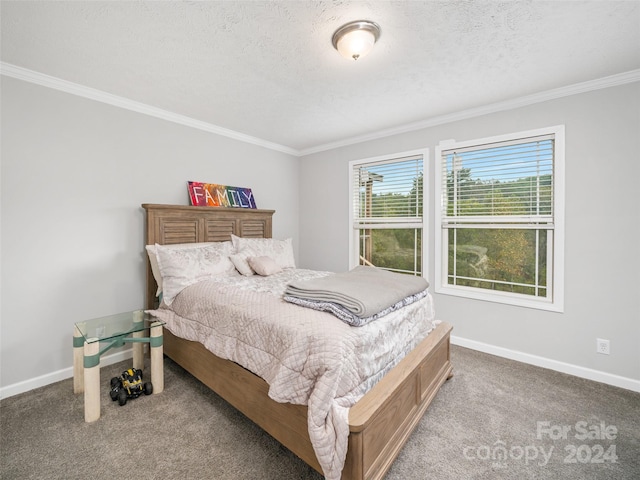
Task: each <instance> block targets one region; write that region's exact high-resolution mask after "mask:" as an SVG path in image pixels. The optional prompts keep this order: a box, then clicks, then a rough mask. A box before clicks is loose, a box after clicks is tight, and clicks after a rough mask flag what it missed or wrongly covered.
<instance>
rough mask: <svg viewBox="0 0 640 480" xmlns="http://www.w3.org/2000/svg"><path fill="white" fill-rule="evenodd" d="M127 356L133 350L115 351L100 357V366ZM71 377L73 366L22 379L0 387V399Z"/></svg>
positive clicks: (131, 355)
mask: <svg viewBox="0 0 640 480" xmlns="http://www.w3.org/2000/svg"><path fill="white" fill-rule="evenodd" d="M129 358H133V351H132V350H131V349H130V348H129V349H126V350H123V351H121V352H115V353H112V354H111V355H105V356H104V357H100V366H101V367H104V366H106V365H112V364H114V363H118V362H121V361H122V360H127V359H129ZM72 377H73V367H69V368H63V369H62V370H58V371H57V372H52V373H47V374H46V375H41V376H39V377H36V378H30V379H29V380H24V381H23V382H18V383H14V384H13V385H7V386H6V387H2V388H0V399H3V398H7V397H12V396H14V395H18V394H19V393H24V392H28V391H30V390H33V389H35V388H39V387H44V386H46V385H50V384H52V383H56V382H59V381H61V380H66V379H67V378H72Z"/></svg>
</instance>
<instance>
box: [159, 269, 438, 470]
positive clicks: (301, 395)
mask: <svg viewBox="0 0 640 480" xmlns="http://www.w3.org/2000/svg"><path fill="white" fill-rule="evenodd" d="M327 274H328V273H327V272H316V271H311V270H300V269H287V270H284V271H283V272H281V273H278V274H275V275H272V276H269V277H259V276H253V277H243V276H241V275H232V276H228V277H220V278H217V279H216V280H211V281H206V282H201V283H198V284H195V285H191V286H189V287H187V288H185V289H184V290H183V291H182V292H181V293H180V294H179V295H178V296H177V297H176V298H175V300H174V302H173V304H172V305H171V309H169V308H164V307H163V308H160V309H158V310H154V311H153V312H152V313H153V314H154V315H155V316H157V317H158V318H160V319H162V320H163V321H165V322H166V328H168V329H169V330H170V331H171V332H172V333H173V334H175V335H177V336H179V337H182V338H186V339H188V340H195V341H198V342H201V343H202V344H203V345H204V346H205V347H206V348H207V349H208V350H210V351H211V352H212V353H214V354H215V355H217V356H219V357H221V358H225V359H228V360H232V361H234V362H236V363H238V364H240V365H242V366H243V367H245V368H247V369H248V370H250V371H252V372H253V373H255V374H256V375H259V376H260V377H262V378H263V379H264V380H265V381H266V382H267V383H268V384H269V386H270V388H269V396H270V397H271V398H272V399H274V400H275V401H278V402H284V403H286V402H288V403H293V404H301V405H307V406H308V427H309V437H310V439H311V442H312V444H313V447H314V450H315V453H316V457H317V458H318V462H319V463H320V465H321V466H322V469H323V472H324V474H325V476H326V478H327V479H329V480H334V479H335V480H337V479H339V478H340V475H341V472H342V468H343V466H344V460H345V457H346V452H347V444H348V435H349V426H348V418H349V408H350V407H351V406H353V405H354V404H355V403H356V402H357V401H358V400H359V399H360V398H361V397H362V396H363V395H364V394H365V393H366V392H367V391H368V390H369V389H370V388H371V387H372V386H373V385H375V383H376V382H377V381H378V380H380V378H382V377H383V376H384V374H385V373H386V372H387V371H389V370H390V369H391V368H393V366H394V365H396V364H397V363H398V361H399V360H400V359H402V358H403V357H404V356H405V355H406V354H407V353H408V352H409V351H411V350H412V349H413V348H414V347H415V346H416V345H417V344H418V343H419V342H420V341H421V340H422V339H423V338H424V337H425V336H426V335H427V334H428V333H429V332H430V331H431V330H432V329H433V319H434V313H433V306H432V299H431V296H430V295H429V296H427V297H426V298H424V299H422V300H420V301H418V302H416V303H414V304H412V305H409V306H407V307H404V308H402V309H401V310H399V311H396V312H393V313H391V314H389V315H387V316H385V317H383V318H381V319H378V320H376V321H374V322H371V323H369V324H367V325H365V326H362V327H351V326H349V325H347V324H345V323H343V322H342V321H340V320H339V319H337V318H336V317H334V316H333V315H331V314H330V313H325V312H319V311H316V310H312V309H308V308H304V307H300V306H297V305H293V304H291V303H287V302H285V301H284V300H283V299H282V294H283V292H284V290H285V288H286V285H287V284H288V283H289V282H290V281H293V280H297V281H299V280H306V279H311V278H318V277H320V276H324V275H327Z"/></svg>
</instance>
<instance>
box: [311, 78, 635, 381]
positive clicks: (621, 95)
mask: <svg viewBox="0 0 640 480" xmlns="http://www.w3.org/2000/svg"><path fill="white" fill-rule="evenodd" d="M558 124H564V125H565V126H566V229H565V236H566V245H565V312H564V313H563V314H559V313H552V312H545V311H540V310H533V309H528V308H519V307H514V306H508V305H501V304H497V303H490V302H484V301H478V300H467V299H463V298H459V297H452V296H447V295H435V305H436V312H437V316H438V318H440V319H442V320H446V321H448V322H450V323H451V324H453V326H454V335H455V336H457V337H460V338H461V339H465V340H469V341H472V342H479V343H482V344H487V345H490V346H492V347H494V348H496V349H509V350H512V351H515V352H521V353H523V354H525V355H528V356H530V357H532V356H533V357H543V358H545V359H549V360H551V361H553V362H561V363H566V364H570V365H573V366H577V367H579V368H583V369H593V370H597V371H601V372H606V373H609V374H613V375H619V376H622V377H626V378H629V379H635V380H640V275H639V274H638V272H639V271H640V255H639V248H640V243H639V240H638V239H639V238H640V213H639V211H638V207H639V202H638V197H637V192H638V178H640V158H639V157H640V154H639V152H640V84H639V83H634V84H628V85H625V86H619V87H614V88H608V89H604V90H597V91H593V92H589V93H584V94H579V95H573V96H570V97H565V98H561V99H558V100H553V101H547V102H544V103H539V104H536V105H532V106H528V107H522V108H518V109H514V110H510V111H505V112H500V113H494V114H490V115H484V116H482V117H476V118H472V119H467V120H464V121H457V122H454V123H449V124H445V125H440V126H436V127H432V128H427V129H424V130H420V131H414V132H411V133H405V134H401V135H395V136H392V137H387V138H382V139H378V140H374V141H369V142H366V143H361V144H357V145H352V146H348V147H343V148H339V149H335V150H332V151H327V152H321V153H317V154H313V155H308V156H306V157H304V158H302V160H301V164H300V192H303V193H301V197H300V211H301V216H300V262H299V263H300V265H301V266H302V267H306V268H314V269H321V270H331V271H344V270H346V269H347V268H348V267H349V264H348V262H349V257H348V233H349V225H348V205H349V199H348V191H349V189H348V185H347V176H348V174H347V172H348V162H349V161H350V160H357V159H362V158H368V157H374V156H379V155H384V154H393V153H398V152H403V151H407V150H414V149H418V148H425V147H428V148H429V152H430V153H429V155H430V159H429V160H430V163H429V168H428V169H427V175H428V177H429V182H428V183H429V188H430V193H432V192H433V172H434V147H435V145H437V144H438V143H439V142H440V141H441V140H446V139H455V140H458V141H462V140H471V139H476V138H482V137H487V136H494V135H500V134H506V133H512V132H518V131H524V130H530V129H535V128H540V127H547V126H552V125H558ZM429 200H430V202H429V209H428V211H429V212H430V215H431V217H430V218H429V232H428V236H427V238H428V239H429V244H428V261H429V269H428V272H429V273H428V277H429V278H434V267H433V265H434V251H433V242H434V225H433V223H432V218H433V213H434V201H433V199H432V198H430V199H429ZM597 337H600V338H607V339H609V340H610V341H611V355H609V356H604V355H600V354H596V353H595V344H596V338H597ZM533 357H532V358H533Z"/></svg>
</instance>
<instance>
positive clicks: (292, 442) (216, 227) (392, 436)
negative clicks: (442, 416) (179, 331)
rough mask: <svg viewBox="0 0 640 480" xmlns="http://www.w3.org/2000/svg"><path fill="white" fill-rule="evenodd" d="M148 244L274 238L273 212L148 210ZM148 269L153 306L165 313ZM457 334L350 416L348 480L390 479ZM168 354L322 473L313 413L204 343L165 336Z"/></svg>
mask: <svg viewBox="0 0 640 480" xmlns="http://www.w3.org/2000/svg"><path fill="white" fill-rule="evenodd" d="M142 207H143V208H144V209H145V210H146V244H147V245H148V244H154V243H158V244H161V245H162V244H173V243H192V242H212V241H224V240H229V239H230V235H231V234H232V233H233V234H234V235H237V236H243V237H263V238H271V234H272V215H273V213H274V211H273V210H258V209H238V208H219V207H190V206H175V205H153V204H143V205H142ZM156 288H157V287H156V282H155V279H154V278H153V274H152V272H151V267H150V265H149V263H148V262H147V290H146V307H147V308H148V309H153V308H156V307H157V299H156V297H155V292H156ZM450 333H451V327H450V326H449V325H448V324H446V323H444V322H442V323H440V324H439V325H438V326H437V328H436V329H435V330H434V331H433V332H431V333H430V334H429V335H428V336H427V338H425V339H424V340H423V341H422V342H421V343H420V344H419V345H418V346H417V347H416V348H415V349H414V350H413V351H411V352H410V353H409V354H408V355H407V356H406V357H405V358H404V359H403V360H402V361H401V362H399V363H398V365H396V367H395V368H393V369H392V370H391V371H390V372H389V373H388V374H387V375H386V376H385V377H384V378H383V379H382V380H381V381H380V382H378V383H377V384H376V385H375V386H374V387H373V388H372V389H371V390H370V391H369V392H368V393H367V394H366V395H365V396H364V397H363V398H362V399H360V401H359V402H358V403H356V404H355V405H354V406H353V407H352V408H351V409H350V411H349V427H350V435H349V448H348V452H347V459H346V463H345V467H344V469H343V472H342V479H343V480H365V479H366V480H372V479H381V478H382V477H384V475H385V473H386V472H387V470H388V469H389V468H390V467H391V464H392V463H393V461H394V460H395V458H396V457H397V455H398V453H399V452H400V450H401V449H402V447H403V445H404V444H405V442H406V441H407V439H408V438H409V435H410V434H411V432H412V431H413V430H414V428H415V427H416V425H417V424H418V422H419V421H420V419H421V418H422V416H423V414H424V413H425V411H426V410H427V407H428V406H429V404H430V403H431V401H432V400H433V398H434V397H435V395H436V393H437V392H438V390H439V388H440V386H441V385H442V384H443V383H444V382H445V381H446V380H447V379H448V378H450V377H451V376H452V366H451V361H450V352H449V337H450ZM164 353H165V354H166V355H167V356H168V357H169V358H171V359H172V360H173V361H175V362H176V363H178V364H179V365H180V366H182V367H183V368H184V369H185V370H187V371H188V372H189V373H191V374H192V375H193V376H195V377H196V378H198V379H199V380H200V381H201V382H202V383H204V384H205V385H207V386H208V387H209V388H211V389H212V390H213V391H215V392H216V393H217V394H218V395H220V396H221V397H222V398H224V399H225V400H226V401H227V402H229V403H230V404H231V405H233V406H234V407H235V408H237V409H238V410H240V411H241V412H242V413H243V414H244V415H246V416H247V417H248V418H250V419H251V420H252V421H253V422H255V423H256V424H257V425H259V426H260V427H261V428H262V429H263V430H265V431H266V432H267V433H269V434H270V435H271V436H273V437H274V438H275V439H276V440H278V441H279V442H280V443H282V445H284V446H285V447H287V448H288V449H289V450H291V451H292V452H293V453H295V454H296V455H297V456H298V457H300V458H301V459H302V460H303V461H305V462H306V463H307V464H308V465H310V466H311V467H313V468H314V469H315V470H317V471H318V472H319V473H321V474H322V469H321V468H320V465H319V463H318V461H317V459H316V456H315V453H314V451H313V447H312V445H311V441H310V440H309V433H308V430H307V407H306V406H302V405H293V404H288V403H278V402H275V401H274V400H271V399H270V398H269V396H268V388H269V387H268V385H267V383H266V382H265V381H264V380H262V378H260V377H258V376H256V375H254V374H253V373H251V372H249V371H248V370H246V369H244V368H243V367H241V366H239V365H238V364H236V363H234V362H231V361H228V360H223V359H221V358H219V357H217V356H215V355H213V354H212V353H211V352H209V351H208V350H207V349H205V348H204V346H203V345H201V344H200V343H197V342H192V341H189V340H184V339H182V338H179V337H176V336H174V335H172V334H171V333H170V332H168V331H166V330H165V333H164Z"/></svg>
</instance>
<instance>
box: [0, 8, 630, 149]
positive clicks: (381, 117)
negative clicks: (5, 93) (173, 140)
mask: <svg viewBox="0 0 640 480" xmlns="http://www.w3.org/2000/svg"><path fill="white" fill-rule="evenodd" d="M0 13H1V17H2V18H1V20H2V24H1V27H2V54H1V59H2V62H4V63H6V64H12V65H15V66H18V67H23V68H26V69H29V70H33V71H36V72H40V73H43V74H47V75H51V76H53V77H57V78H60V79H63V80H67V81H70V82H74V83H78V84H81V85H85V86H88V87H92V88H95V89H98V90H101V91H104V92H108V93H110V94H114V95H118V96H121V97H124V98H127V99H131V100H135V101H137V102H141V103H144V104H148V105H151V106H154V107H157V108H160V109H164V110H167V111H169V112H174V113H176V114H180V115H184V116H187V117H190V118H192V119H195V120H199V121H202V122H207V123H208V124H212V125H215V126H218V127H223V128H226V129H230V130H233V131H236V132H239V133H241V134H244V135H248V136H251V137H256V138H258V139H263V140H265V141H268V142H273V143H275V144H279V145H283V146H286V147H288V148H291V149H293V150H296V151H302V152H304V151H309V150H312V149H314V148H318V147H319V146H322V145H327V144H331V143H335V142H340V141H343V140H345V139H349V138H353V137H359V136H363V135H367V134H371V133H374V132H378V131H383V130H388V129H393V128H398V127H401V126H403V125H406V124H410V123H414V122H420V121H423V120H425V119H429V118H433V117H437V116H442V115H447V114H451V113H453V112H458V111H462V110H466V109H471V108H477V107H481V106H484V105H488V104H492V103H495V102H502V101H506V100H509V99H514V98H519V97H522V96H526V95H531V94H535V93H538V92H543V91H546V90H550V89H555V88H560V87H564V86H568V85H572V84H576V83H579V82H584V81H588V80H593V79H598V78H602V77H605V76H609V75H613V74H619V73H624V72H629V71H632V70H636V69H638V68H640V2H639V1H536V2H530V1H504V2H501V1H393V2H389V1H359V2H350V1H307V0H300V1H297V0H296V1H206V2H196V1H184V2H177V1H170V2H156V1H143V2H112V1H73V2H60V1H28V2H27V1H2V3H1V12H0ZM357 19H369V20H373V21H375V22H377V23H378V24H380V26H381V28H382V36H381V38H380V40H379V42H378V44H377V45H376V47H375V48H374V50H373V51H372V53H370V54H369V56H367V57H366V58H363V59H361V60H360V61H358V62H349V61H347V60H345V59H344V58H342V57H341V56H340V55H339V54H338V53H337V52H336V51H335V50H333V48H332V46H331V35H332V33H333V32H334V31H335V30H336V29H337V28H338V27H339V26H341V25H342V24H344V23H347V22H349V21H352V20H357Z"/></svg>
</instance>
